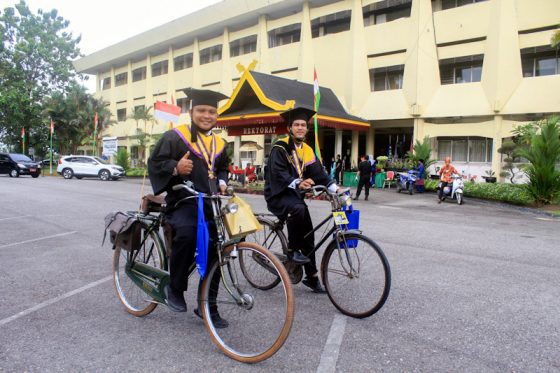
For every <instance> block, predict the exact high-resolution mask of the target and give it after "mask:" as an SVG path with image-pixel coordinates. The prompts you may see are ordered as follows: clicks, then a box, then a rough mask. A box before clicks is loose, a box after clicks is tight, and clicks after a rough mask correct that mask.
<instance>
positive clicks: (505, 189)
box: [424, 180, 533, 205]
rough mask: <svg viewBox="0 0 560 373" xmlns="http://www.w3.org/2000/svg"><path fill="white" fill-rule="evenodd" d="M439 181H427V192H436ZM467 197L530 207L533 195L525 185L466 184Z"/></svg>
mask: <svg viewBox="0 0 560 373" xmlns="http://www.w3.org/2000/svg"><path fill="white" fill-rule="evenodd" d="M438 183H439V181H438V180H426V181H425V185H424V187H425V188H426V190H432V191H435V190H436V188H437V185H438ZM465 197H474V198H480V199H488V200H492V201H499V202H506V203H511V204H514V205H530V204H531V203H532V202H533V198H532V197H531V194H530V193H529V192H528V190H527V188H526V187H525V186H524V185H519V184H503V183H468V182H467V183H465Z"/></svg>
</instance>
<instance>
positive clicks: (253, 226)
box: [224, 195, 262, 238]
mask: <svg viewBox="0 0 560 373" xmlns="http://www.w3.org/2000/svg"><path fill="white" fill-rule="evenodd" d="M228 203H235V204H237V206H238V209H237V212H235V213H233V214H232V213H229V214H226V215H225V217H224V223H225V226H226V229H227V232H228V235H229V236H230V237H231V238H237V237H243V236H246V235H248V234H251V233H254V232H256V231H258V230H261V229H262V226H261V224H260V223H259V222H258V220H257V218H256V217H255V215H254V214H253V210H252V209H251V206H250V205H249V204H248V203H247V202H245V201H244V200H243V199H241V197H239V196H237V195H236V196H233V197H232V198H231V199H230V200H229V202H228Z"/></svg>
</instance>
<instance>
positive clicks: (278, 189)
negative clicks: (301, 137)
mask: <svg viewBox="0 0 560 373" xmlns="http://www.w3.org/2000/svg"><path fill="white" fill-rule="evenodd" d="M304 146H308V145H306V144H304ZM293 149H294V142H293V140H292V138H290V140H289V142H288V143H286V142H285V141H282V140H279V141H277V142H276V143H275V144H274V146H273V147H272V150H271V151H270V157H269V159H268V164H267V166H266V168H265V186H264V197H265V199H266V203H267V207H268V209H269V210H270V212H272V213H273V214H274V215H276V216H278V217H279V218H280V219H285V218H286V217H287V215H288V211H289V208H290V207H291V206H293V205H294V204H295V203H299V202H301V201H303V198H304V196H305V194H304V193H302V192H300V191H299V189H298V190H296V189H292V188H290V187H289V185H290V184H291V183H292V182H293V181H294V180H295V179H298V178H299V175H298V172H297V169H296V168H295V166H294V165H293V162H292V150H293ZM308 178H310V179H313V181H314V182H315V185H325V186H329V185H331V184H332V183H333V181H332V180H331V178H330V177H329V175H327V173H326V172H325V170H324V169H323V167H322V166H321V163H320V162H319V161H318V160H317V159H315V161H314V162H312V163H310V164H308V165H307V166H305V168H304V170H303V179H308Z"/></svg>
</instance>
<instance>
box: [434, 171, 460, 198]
mask: <svg viewBox="0 0 560 373" xmlns="http://www.w3.org/2000/svg"><path fill="white" fill-rule="evenodd" d="M451 178H452V179H453V183H452V184H451V185H449V184H448V185H447V186H445V187H444V188H443V193H442V201H443V200H444V199H445V198H446V197H450V198H451V199H454V200H456V201H457V204H459V205H462V204H463V190H464V189H465V185H464V184H463V176H462V175H457V174H455V175H453V176H452V177H451ZM441 185H442V182H441V181H440V182H439V184H438V190H440V189H441Z"/></svg>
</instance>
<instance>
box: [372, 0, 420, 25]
mask: <svg viewBox="0 0 560 373" xmlns="http://www.w3.org/2000/svg"><path fill="white" fill-rule="evenodd" d="M411 3H412V0H391V1H388V0H385V1H380V2H377V3H374V4H370V5H367V6H365V7H363V8H362V13H363V16H364V26H371V25H377V24H380V23H385V22H391V21H394V20H396V19H399V18H406V17H410V7H411Z"/></svg>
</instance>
